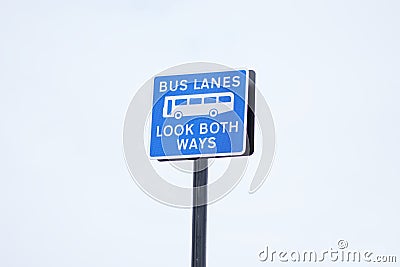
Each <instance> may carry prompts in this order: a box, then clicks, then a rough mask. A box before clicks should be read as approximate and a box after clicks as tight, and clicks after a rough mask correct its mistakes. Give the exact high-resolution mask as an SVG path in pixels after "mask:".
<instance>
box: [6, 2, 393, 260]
mask: <svg viewBox="0 0 400 267" xmlns="http://www.w3.org/2000/svg"><path fill="white" fill-rule="evenodd" d="M399 13H400V2H398V1H389V0H387V1H361V0H359V1H354V0H352V1H348V0H346V1H345V0H335V1H319V0H315V1H309V0H304V1H286V0H285V1H211V0H210V1H201V2H195V1H178V0H173V1H140V2H138V3H135V1H118V0H117V1H64V3H60V2H58V1H4V0H0V266H7V267H14V266H21V267H22V266H24V267H26V266H32V267H33V266H38V267H53V266H59V267H61V266H74V267H78V266H96V267H102V266H188V265H189V264H190V252H191V211H190V210H185V209H175V208H171V207H167V206H164V205H162V204H159V203H158V202H156V201H154V200H153V199H151V198H149V197H148V196H147V195H146V194H144V193H143V192H142V191H141V190H140V189H139V188H138V187H137V186H136V184H135V183H134V182H133V180H132V179H131V177H130V175H129V172H128V170H127V168H126V166H125V162H124V156H123V149H122V127H123V120H124V116H125V111H126V109H127V107H128V105H129V102H130V100H131V98H132V97H133V95H134V94H135V92H136V91H137V90H138V88H139V87H140V86H141V85H142V84H143V83H144V82H145V81H146V80H147V79H149V78H150V77H151V76H153V75H154V74H156V73H158V72H160V71H162V70H164V69H165V68H168V67H170V66H174V65H177V64H181V63H186V62H193V61H210V62H216V63H220V64H224V65H228V66H230V67H248V68H251V69H254V70H255V71H256V73H257V84H258V87H259V88H260V90H261V91H262V92H263V94H264V96H265V98H266V99H267V101H268V103H269V105H270V107H271V110H272V112H273V115H274V119H275V123H276V125H275V126H276V134H277V151H276V159H275V163H274V165H273V168H272V171H271V174H270V176H269V178H268V180H267V181H266V183H265V184H264V185H263V187H262V188H261V189H260V190H259V191H258V192H257V193H256V194H254V195H249V194H248V188H249V184H250V181H251V177H245V178H244V179H243V180H242V182H241V183H240V185H239V186H238V187H237V188H235V190H234V191H233V192H231V194H230V195H228V196H227V197H226V198H224V199H223V200H222V201H220V202H218V203H216V204H214V205H212V206H210V207H209V221H208V230H209V232H208V263H209V266H210V267H211V266H263V265H264V266H265V265H267V264H268V263H262V262H259V261H258V259H257V254H258V252H259V251H260V250H261V249H263V247H264V246H265V245H267V244H268V245H269V246H270V247H273V248H276V249H287V250H294V249H298V250H301V249H315V250H325V249H329V248H331V247H335V246H336V242H337V240H339V239H346V240H347V241H348V242H349V247H350V248H352V249H360V250H362V249H370V250H373V251H376V252H377V253H380V254H390V255H393V254H394V255H397V256H398V260H399V258H400V250H399V245H398V240H399V238H400V230H399V227H398V225H399V224H400V216H399V212H398V203H399V200H400V199H399V198H400V196H399V194H398V190H399V187H400V183H399V174H400V165H399V164H398V163H399V151H400V144H399V139H398V138H399V136H400V127H399V116H400V105H399V104H398V100H399V98H400V93H399V91H400V77H399V73H400V52H399V47H400V17H399ZM212 175H213V174H212V173H210V176H212ZM210 179H212V178H210ZM349 265H350V264H349ZM297 266H302V265H301V264H297Z"/></svg>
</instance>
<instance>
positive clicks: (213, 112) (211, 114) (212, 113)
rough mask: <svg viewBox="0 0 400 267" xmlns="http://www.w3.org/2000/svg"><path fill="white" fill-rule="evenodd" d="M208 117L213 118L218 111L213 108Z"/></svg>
mask: <svg viewBox="0 0 400 267" xmlns="http://www.w3.org/2000/svg"><path fill="white" fill-rule="evenodd" d="M209 114H210V117H213V118H214V117H215V116H217V115H218V110H216V109H215V108H213V109H212V110H210V113H209Z"/></svg>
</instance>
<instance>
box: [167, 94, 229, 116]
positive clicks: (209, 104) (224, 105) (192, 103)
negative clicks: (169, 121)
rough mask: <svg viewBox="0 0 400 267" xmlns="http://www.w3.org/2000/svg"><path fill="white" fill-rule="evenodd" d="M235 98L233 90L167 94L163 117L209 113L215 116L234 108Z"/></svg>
mask: <svg viewBox="0 0 400 267" xmlns="http://www.w3.org/2000/svg"><path fill="white" fill-rule="evenodd" d="M233 98H234V96H233V93H231V92H224V93H210V94H197V95H177V96H166V97H165V102H164V108H163V117H164V118H171V117H174V118H175V119H177V120H179V119H180V118H182V117H183V116H198V115H209V116H210V117H215V116H217V115H218V114H221V113H225V112H229V111H232V110H233V104H234V101H233V100H234V99H233Z"/></svg>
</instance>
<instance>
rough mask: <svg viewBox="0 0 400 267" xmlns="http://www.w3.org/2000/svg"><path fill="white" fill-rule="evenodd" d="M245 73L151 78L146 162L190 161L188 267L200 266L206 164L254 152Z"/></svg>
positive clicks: (249, 78) (251, 90)
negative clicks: (189, 255) (149, 121)
mask: <svg viewBox="0 0 400 267" xmlns="http://www.w3.org/2000/svg"><path fill="white" fill-rule="evenodd" d="M254 105H255V73H254V71H251V70H228V71H220V72H206V73H192V74H177V75H169V76H157V77H155V78H154V86H153V107H152V118H151V119H152V120H151V137H150V158H151V159H157V160H159V161H168V160H188V159H194V164H193V215H192V216H193V217H192V267H205V266H206V229H207V199H208V196H207V186H208V185H207V182H208V158H217V157H232V156H249V155H251V154H252V153H253V151H254Z"/></svg>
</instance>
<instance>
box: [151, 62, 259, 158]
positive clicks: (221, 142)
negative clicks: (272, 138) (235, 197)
mask: <svg viewBox="0 0 400 267" xmlns="http://www.w3.org/2000/svg"><path fill="white" fill-rule="evenodd" d="M254 81H255V73H254V71H251V70H231V71H223V72H208V73H192V74H179V75H169V76H157V77H155V78H154V86H153V107H152V118H151V137H150V158H152V159H159V160H168V159H188V158H198V157H226V156H240V155H251V154H252V153H253V150H254V140H253V139H254V89H255V88H254V87H255V85H254Z"/></svg>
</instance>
